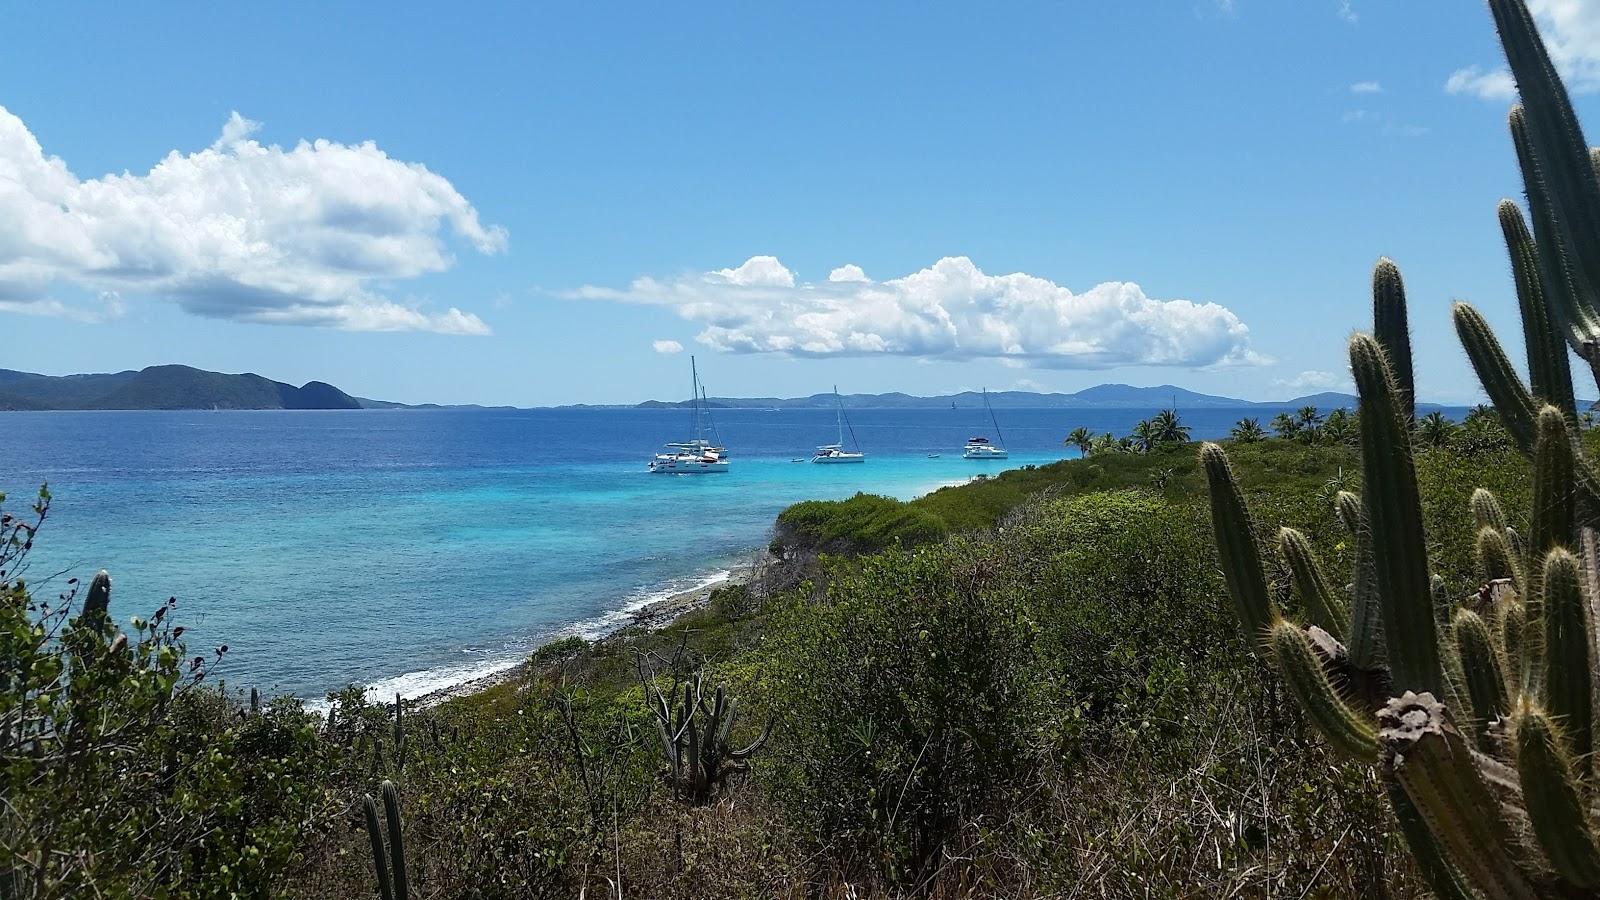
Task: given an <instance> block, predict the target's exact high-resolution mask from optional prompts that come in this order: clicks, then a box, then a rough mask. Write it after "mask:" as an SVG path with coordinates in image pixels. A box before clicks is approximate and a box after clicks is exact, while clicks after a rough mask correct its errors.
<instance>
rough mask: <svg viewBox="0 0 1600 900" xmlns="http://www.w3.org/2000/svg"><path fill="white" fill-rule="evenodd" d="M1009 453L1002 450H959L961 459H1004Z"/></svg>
mask: <svg viewBox="0 0 1600 900" xmlns="http://www.w3.org/2000/svg"><path fill="white" fill-rule="evenodd" d="M1010 455H1011V454H1009V453H1007V452H1006V451H1004V450H963V451H961V457H962V458H963V459H1005V458H1007V457H1009V456H1010Z"/></svg>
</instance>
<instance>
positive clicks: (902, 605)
mask: <svg viewBox="0 0 1600 900" xmlns="http://www.w3.org/2000/svg"><path fill="white" fill-rule="evenodd" d="M997 548H998V545H984V544H978V543H972V542H965V541H956V542H951V543H948V544H944V545H940V546H935V547H924V548H919V549H915V550H902V549H893V550H889V551H886V552H885V553H883V554H881V555H878V556H875V557H871V558H869V559H866V560H863V561H862V562H861V563H860V564H859V565H845V564H840V565H838V566H837V567H836V568H835V569H834V571H833V572H832V573H831V574H830V575H829V577H828V588H827V590H826V591H825V593H824V596H823V597H822V598H821V599H820V600H819V601H818V602H815V603H810V602H800V603H797V604H795V605H794V606H792V607H791V608H790V609H789V610H788V611H787V612H786V613H785V614H784V615H783V617H782V620H781V622H780V623H778V624H777V625H775V626H774V627H773V629H772V631H771V632H770V637H769V643H768V646H767V647H766V648H765V650H766V653H767V654H768V656H769V658H770V659H771V660H772V665H773V666H774V667H775V673H776V674H775V675H774V677H773V681H774V690H775V698H774V702H775V703H777V704H779V706H778V709H779V712H780V714H781V716H782V719H783V721H784V722H785V723H787V732H786V738H787V740H786V741H784V742H782V746H783V748H784V751H785V758H784V760H783V762H784V764H785V765H786V766H788V767H790V769H791V771H790V772H789V773H787V774H788V775H789V777H790V785H789V787H790V789H789V790H788V791H786V792H785V794H786V799H787V800H788V801H789V806H790V810H791V812H792V814H793V815H795V816H797V817H798V818H799V819H801V820H802V821H806V822H807V823H808V824H809V826H810V828H811V829H813V831H814V833H815V834H817V835H818V836H819V837H822V838H824V839H825V840H829V841H832V842H834V844H835V846H836V847H838V849H839V851H840V853H841V857H842V863H843V864H844V865H846V867H847V868H850V867H854V866H857V865H862V866H868V867H870V868H875V869H877V870H878V871H881V872H882V873H883V874H884V875H885V876H886V877H887V878H888V879H889V880H890V881H891V882H894V883H898V884H901V885H915V884H920V883H922V882H924V881H925V880H927V879H928V878H929V877H930V876H932V874H933V873H934V871H935V869H936V868H937V866H938V865H939V863H940V862H941V858H940V855H941V852H942V851H943V850H944V849H945V848H946V847H947V845H948V844H949V843H950V842H951V841H952V840H953V839H954V838H955V837H956V836H957V835H958V833H960V832H961V831H962V830H963V829H965V828H968V827H976V826H979V825H982V824H984V823H989V822H992V821H993V820H994V819H995V818H997V817H1001V816H1003V815H1004V813H1005V812H1006V810H1007V809H1008V808H1009V807H1010V806H1011V805H1012V804H1013V803H1014V801H1015V799H1016V798H1017V797H1018V796H1019V795H1020V792H1021V791H1022V790H1024V788H1025V786H1026V785H1027V784H1030V783H1031V782H1032V778H1031V777H1030V776H1029V773H1028V769H1029V766H1030V765H1031V763H1032V760H1033V755H1032V754H1031V752H1030V750H1031V745H1032V744H1033V732H1034V729H1035V728H1036V726H1037V722H1038V717H1037V712H1036V706H1037V703H1036V701H1037V697H1038V692H1037V689H1036V684H1035V680H1034V678H1033V673H1032V661H1033V654H1032V650H1033V641H1034V627H1033V624H1032V623H1031V622H1030V621H1029V619H1028V617H1027V615H1026V614H1025V612H1024V610H1023V606H1022V604H1021V603H1020V602H1019V601H1020V598H1019V597H1017V596H1015V595H1013V594H1010V593H1009V592H1005V591H997V590H996V588H999V587H1002V586H1003V581H1002V580H1001V579H997V578H996V577H994V576H995V573H997V572H998V571H1000V570H1001V569H1003V568H1004V567H1006V566H1007V565H1009V564H1010V563H1009V561H1008V560H1006V559H1004V558H1003V557H1002V556H1001V555H1000V554H999V553H997V552H996V550H997ZM870 868H869V870H870Z"/></svg>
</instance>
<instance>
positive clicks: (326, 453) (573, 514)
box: [0, 408, 1275, 701]
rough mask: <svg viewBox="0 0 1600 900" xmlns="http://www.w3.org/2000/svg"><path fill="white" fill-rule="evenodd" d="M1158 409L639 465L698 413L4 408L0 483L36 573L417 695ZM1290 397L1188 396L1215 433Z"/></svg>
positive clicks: (951, 414)
mask: <svg viewBox="0 0 1600 900" xmlns="http://www.w3.org/2000/svg"><path fill="white" fill-rule="evenodd" d="M1153 412H1154V411H1153V410H1143V409H1141V410H1090V411H1081V410H1042V409H1006V410H1000V411H999V415H1000V425H1001V428H1002V429H1003V431H1004V437H1005V443H1006V446H1007V447H1008V448H1009V449H1010V450H1011V457H1010V459H1009V460H1007V461H1004V462H1000V461H996V462H982V463H980V462H971V461H967V460H964V459H962V458H961V445H962V443H963V442H964V441H965V440H966V438H967V437H969V436H971V435H975V434H987V433H989V427H988V426H989V421H988V417H987V415H986V414H985V413H984V411H983V410H982V409H981V408H977V409H971V408H968V409H894V410H872V409H862V410H852V411H851V412H850V418H851V422H852V424H853V426H854V429H855V433H856V435H857V436H858V437H859V439H860V442H861V446H862V448H863V449H864V450H866V451H867V453H868V456H869V458H868V461H867V462H866V463H864V464H861V465H834V466H819V465H811V464H810V463H796V462H791V459H793V458H796V457H806V458H809V455H810V452H811V450H812V448H814V447H815V446H816V445H818V444H822V443H827V442H831V441H832V440H833V437H834V431H835V419H834V414H833V412H832V411H830V410H825V409H817V410H782V411H770V410H756V409H737V410H717V411H716V413H715V423H716V426H717V428H718V431H719V434H720V438H721V440H722V441H723V443H725V444H726V445H727V447H728V448H729V450H730V453H731V457H732V468H731V471H729V472H727V473H724V474H714V475H671V476H668V475H653V474H650V473H648V472H647V471H646V469H645V463H646V462H647V461H648V459H649V457H650V455H651V454H652V453H653V452H655V451H656V450H657V449H658V448H659V447H660V445H662V444H663V443H664V442H666V441H669V440H681V439H683V438H684V437H686V436H687V435H686V432H687V431H688V427H689V415H688V413H687V412H685V411H682V410H638V409H566V410H563V409H549V410H352V411H222V412H189V411H185V412H9V413H0V491H5V492H6V493H8V494H9V495H10V496H9V499H8V501H7V503H6V508H7V509H9V510H10V511H11V512H13V513H20V512H22V511H23V510H24V509H25V506H26V504H27V502H28V501H29V499H30V498H31V497H32V495H33V493H34V491H35V490H36V489H37V487H38V486H39V484H40V483H41V482H44V481H48V482H49V484H50V490H51V492H52V494H53V495H54V498H55V499H54V505H53V507H52V509H51V513H50V517H49V519H48V520H47V522H46V524H45V527H44V528H43V529H42V530H41V532H40V535H39V540H38V544H37V549H36V551H35V553H34V555H33V557H32V562H31V566H30V570H29V572H28V577H29V579H30V581H32V582H35V583H36V585H35V586H36V588H37V589H38V590H39V591H40V592H41V593H43V594H45V595H47V596H50V595H53V594H54V593H56V592H57V591H59V590H60V589H61V585H62V582H64V580H65V579H66V578H67V577H70V576H73V575H76V576H78V577H80V578H84V579H85V580H87V576H89V575H91V574H93V572H95V571H96V570H98V569H101V568H105V569H108V570H110V572H111V573H112V578H113V585H114V589H113V594H112V612H113V614H114V615H115V616H116V617H117V618H118V619H119V620H121V621H124V622H125V621H126V620H127V619H128V618H129V617H131V616H134V615H146V616H147V615H149V614H150V613H151V612H153V611H154V610H155V609H156V607H157V606H158V605H160V604H161V603H162V602H164V601H165V600H166V598H167V597H169V596H175V597H177V598H178V601H179V605H178V608H177V610H176V612H177V619H178V621H180V622H181V623H182V624H184V625H185V626H187V629H188V630H187V633H186V635H185V638H186V640H187V641H188V642H189V646H190V649H191V651H193V652H195V653H198V654H203V655H209V652H210V650H211V649H213V648H214V647H216V646H218V645H222V644H226V645H227V646H228V648H229V649H228V653H227V655H226V658H225V660H224V662H223V663H222V664H221V665H220V666H219V667H218V668H217V669H216V670H215V675H214V677H219V678H222V679H224V680H225V681H226V682H227V683H228V685H230V686H231V687H240V688H245V687H250V686H255V687H259V688H261V689H262V690H263V692H266V693H292V694H295V695H297V696H300V697H302V698H305V699H307V700H309V701H317V700H320V699H321V698H322V697H324V696H325V694H326V692H328V691H330V690H336V689H339V688H341V687H343V686H345V685H348V684H351V683H357V684H363V685H368V686H369V687H370V688H371V689H372V690H373V692H374V693H376V694H380V695H391V694H392V693H394V692H396V691H398V692H400V693H402V694H404V695H406V696H408V697H410V696H417V695H420V694H423V693H426V692H429V691H432V690H436V689H438V688H440V687H444V686H447V685H450V684H453V683H459V682H461V681H464V680H468V679H470V678H473V677H476V676H479V675H483V674H487V673H489V672H492V671H494V670H496V669H499V668H504V667H506V666H509V665H512V664H514V663H515V662H517V661H518V660H520V659H522V658H523V657H525V656H526V655H527V653H528V652H529V651H530V650H531V649H533V648H535V647H537V646H538V645H539V644H541V643H544V642H546V641H549V640H551V639H553V638H556V637H560V636H564V635H568V634H583V635H589V636H594V635H598V634H600V633H603V632H605V631H607V630H609V629H612V628H614V627H616V626H617V625H619V624H621V623H623V622H625V621H627V620H628V618H629V617H628V612H629V611H630V610H632V609H636V608H638V607H640V606H642V605H645V604H647V603H650V602H652V601H653V600H656V599H660V598H662V597H665V596H668V595H670V594H673V593H676V592H678V591H681V590H685V589H688V588H691V587H693V586H695V585H700V584H708V583H712V582H715V581H717V580H720V579H722V578H726V577H727V575H728V571H729V568H730V566H733V565H736V564H738V563H739V562H741V561H746V560H753V559H756V558H757V557H759V556H760V555H761V554H762V553H763V552H764V548H765V546H766V544H767V542H768V539H769V537H770V532H771V526H772V521H773V518H774V516H776V515H777V513H778V512H779V511H780V510H782V509H783V508H784V507H785V506H787V505H788V504H790V503H794V502H796V501H799V500H805V499H811V498H839V497H846V496H849V495H851V494H854V493H855V492H857V491H867V492H871V493H880V494H887V495H891V496H895V497H900V498H910V497H914V496H917V495H920V494H923V493H926V492H928V491H930V490H933V489H936V488H938V487H940V486H942V485H946V484H955V483H960V482H962V481H965V480H967V479H970V478H971V477H972V476H973V475H974V474H977V473H979V472H987V473H991V474H992V473H995V472H998V471H1001V470H1003V469H1005V468H1010V467H1017V466H1023V465H1029V464H1039V463H1047V462H1052V461H1054V460H1058V459H1062V458H1064V457H1067V456H1071V455H1075V451H1071V450H1068V449H1067V448H1064V447H1063V446H1062V444H1061V440H1062V438H1063V437H1064V436H1065V435H1066V434H1067V433H1068V432H1069V431H1071V430H1072V429H1073V428H1075V427H1076V426H1079V425H1085V426H1088V427H1089V428H1090V429H1091V430H1093V431H1096V432H1101V431H1112V432H1115V433H1117V434H1125V433H1127V431H1128V430H1129V429H1130V428H1131V427H1132V425H1133V424H1134V423H1135V422H1136V421H1138V420H1139V419H1141V418H1145V417H1148V416H1149V415H1151V414H1152V413H1153ZM1274 412H1275V411H1274V410H1261V409H1249V410H1225V409H1208V410H1195V411H1189V412H1183V413H1182V417H1183V420H1184V422H1185V423H1186V424H1188V425H1190V426H1191V427H1192V428H1193V431H1194V437H1195V438H1196V439H1201V438H1211V437H1218V436H1221V435H1224V434H1226V433H1227V430H1228V428H1229V427H1230V426H1231V425H1232V424H1233V422H1235V421H1236V420H1237V419H1239V418H1240V417H1241V416H1244V415H1252V416H1258V417H1260V418H1261V420H1262V421H1263V423H1265V422H1266V421H1267V420H1268V419H1270V418H1271V416H1272V414H1273V413H1274ZM935 453H937V454H940V455H939V457H938V458H930V456H929V455H930V454H935Z"/></svg>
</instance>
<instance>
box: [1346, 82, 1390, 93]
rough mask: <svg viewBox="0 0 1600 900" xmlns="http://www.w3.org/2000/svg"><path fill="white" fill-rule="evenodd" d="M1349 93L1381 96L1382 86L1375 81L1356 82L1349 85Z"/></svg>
mask: <svg viewBox="0 0 1600 900" xmlns="http://www.w3.org/2000/svg"><path fill="white" fill-rule="evenodd" d="M1350 93H1352V94H1381V93H1383V85H1381V84H1379V83H1378V82H1376V81H1358V82H1356V83H1355V84H1352V85H1350Z"/></svg>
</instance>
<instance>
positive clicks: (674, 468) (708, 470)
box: [650, 462, 728, 475]
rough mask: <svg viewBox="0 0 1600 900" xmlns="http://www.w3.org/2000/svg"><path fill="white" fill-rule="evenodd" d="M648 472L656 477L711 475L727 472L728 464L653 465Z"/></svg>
mask: <svg viewBox="0 0 1600 900" xmlns="http://www.w3.org/2000/svg"><path fill="white" fill-rule="evenodd" d="M650 471H651V473H653V474H656V475H712V474H715V473H717V472H726V471H728V464H727V463H726V462H714V463H653V464H651V466H650Z"/></svg>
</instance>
